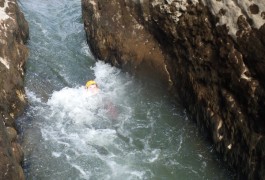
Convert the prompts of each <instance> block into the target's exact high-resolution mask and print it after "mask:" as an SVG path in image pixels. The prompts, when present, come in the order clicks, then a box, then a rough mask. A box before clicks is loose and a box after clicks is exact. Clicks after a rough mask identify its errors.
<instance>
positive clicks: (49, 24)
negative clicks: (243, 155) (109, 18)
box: [18, 0, 233, 180]
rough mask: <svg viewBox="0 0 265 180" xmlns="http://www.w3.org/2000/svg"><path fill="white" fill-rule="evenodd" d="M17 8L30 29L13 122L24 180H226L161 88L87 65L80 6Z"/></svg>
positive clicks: (34, 3) (50, 2)
mask: <svg viewBox="0 0 265 180" xmlns="http://www.w3.org/2000/svg"><path fill="white" fill-rule="evenodd" d="M20 6H21V8H22V10H23V11H24V14H25V16H26V19H27V20H28V22H29V25H30V41H29V44H28V46H29V48H30V57H29V60H28V63H27V73H26V79H25V83H26V90H27V96H28V98H29V107H28V109H27V112H26V113H25V114H24V116H22V117H21V118H20V119H19V120H18V126H19V128H20V129H21V136H22V139H21V141H22V145H23V148H24V151H25V163H24V170H25V173H26V176H27V179H36V180H40V179H59V180H60V179H63V180H64V179H104V180H106V179H110V180H119V179H120V180H126V179H128V180H134V179H159V180H160V179H172V180H173V179H174V180H175V179H232V178H233V174H231V173H230V171H228V170H227V169H226V168H225V166H224V164H223V163H221V162H220V161H219V160H218V158H217V156H216V154H215V153H214V151H213V148H212V146H211V145H209V144H208V143H207V142H206V141H205V140H204V138H203V137H201V135H200V134H199V133H198V132H197V129H196V125H195V124H194V123H193V122H191V121H190V120H189V119H188V118H187V117H186V115H185V112H184V109H183V108H181V107H180V106H178V105H176V103H173V102H172V101H171V99H170V97H168V95H167V92H166V90H165V87H163V86H161V85H160V84H158V83H156V82H146V81H144V80H141V79H135V78H133V77H132V76H130V75H128V74H126V73H124V72H121V71H120V70H119V69H116V68H113V67H111V66H109V65H107V64H104V63H102V62H100V61H99V62H96V61H95V60H94V59H93V57H92V55H91V53H90V51H89V48H88V46H87V44H86V41H85V34H84V30H83V24H82V19H81V2H80V1H77V0H72V1H70V0H60V1H54V0H45V1H43V0H23V1H20ZM89 79H96V81H97V82H98V84H99V86H100V88H101V92H100V93H99V94H98V95H97V96H89V95H88V94H87V93H86V91H85V89H84V87H83V85H84V84H85V82H86V81H87V80H89ZM106 104H111V106H112V107H113V109H115V113H110V111H109V110H108V108H106Z"/></svg>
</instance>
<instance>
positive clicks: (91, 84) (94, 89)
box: [86, 80, 100, 95]
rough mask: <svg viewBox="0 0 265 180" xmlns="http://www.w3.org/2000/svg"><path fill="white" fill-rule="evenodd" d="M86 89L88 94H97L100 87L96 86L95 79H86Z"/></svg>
mask: <svg viewBox="0 0 265 180" xmlns="http://www.w3.org/2000/svg"><path fill="white" fill-rule="evenodd" d="M86 89H87V91H88V92H89V94H91V95H95V94H97V93H98V92H99V91H100V89H99V88H98V85H97V83H96V82H95V81H93V80H90V81H87V83H86Z"/></svg>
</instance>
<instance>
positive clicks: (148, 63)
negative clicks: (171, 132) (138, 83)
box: [82, 0, 265, 179]
mask: <svg viewBox="0 0 265 180" xmlns="http://www.w3.org/2000/svg"><path fill="white" fill-rule="evenodd" d="M82 9H83V11H82V12H83V19H84V26H85V31H86V34H87V39H88V43H89V45H90V47H91V50H92V52H93V53H94V55H95V57H97V58H98V59H101V60H105V61H107V62H110V63H111V64H113V65H115V66H118V67H121V68H124V69H126V70H128V71H131V72H134V73H136V74H142V73H146V72H148V74H151V75H153V76H154V78H157V77H159V78H160V79H161V80H164V79H166V80H167V82H168V84H169V85H170V86H171V87H172V90H173V91H174V92H175V94H177V95H178V96H179V98H180V99H181V101H182V102H183V104H184V106H185V107H186V109H187V110H188V111H189V114H191V115H192V117H193V119H194V120H195V121H196V122H197V123H198V127H200V128H201V129H203V130H205V131H207V132H209V134H210V137H211V139H212V141H213V143H214V145H215V147H216V150H217V151H218V152H220V154H222V156H223V158H224V160H225V161H226V162H227V164H228V165H230V166H231V167H234V168H235V170H236V171H237V174H238V177H237V178H238V179H265V137H264V135H265V120H264V119H265V111H264V109H265V91H264V88H265V71H264V69H265V51H264V49H265V25H264V23H265V2H263V1H260V0H242V1H234V0H222V1H221V0H213V1H206V0H193V1H191V0H146V1H140V0H126V1H123V0H112V1H108V0H100V1H97V0H82Z"/></svg>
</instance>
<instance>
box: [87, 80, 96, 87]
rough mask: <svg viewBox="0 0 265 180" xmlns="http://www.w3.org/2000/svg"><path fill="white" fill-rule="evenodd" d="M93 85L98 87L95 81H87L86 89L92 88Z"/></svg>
mask: <svg viewBox="0 0 265 180" xmlns="http://www.w3.org/2000/svg"><path fill="white" fill-rule="evenodd" d="M93 84H96V85H97V83H96V81H93V80H90V81H87V83H86V87H87V88H88V87H89V86H91V85H93Z"/></svg>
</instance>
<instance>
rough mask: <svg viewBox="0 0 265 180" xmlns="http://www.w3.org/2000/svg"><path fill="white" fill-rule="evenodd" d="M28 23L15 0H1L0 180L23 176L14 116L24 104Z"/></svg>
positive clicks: (21, 156) (21, 154) (21, 177)
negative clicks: (24, 67)
mask: <svg viewBox="0 0 265 180" xmlns="http://www.w3.org/2000/svg"><path fill="white" fill-rule="evenodd" d="M28 33H29V32H28V24H27V22H26V21H25V19H24V16H23V14H22V13H21V12H20V10H19V8H18V5H17V1H16V0H0V179H24V175H23V170H22V168H21V166H20V163H21V162H22V159H23V152H22V150H21V147H20V145H19V144H18V143H16V140H17V132H16V130H15V118H16V117H17V116H18V115H19V114H20V113H21V112H22V111H23V108H24V107H25V105H26V99H25V92H24V88H23V74H24V69H23V66H24V64H25V61H26V58H27V56H28V49H27V48H26V46H25V45H24V43H25V41H26V40H27V38H28Z"/></svg>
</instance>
